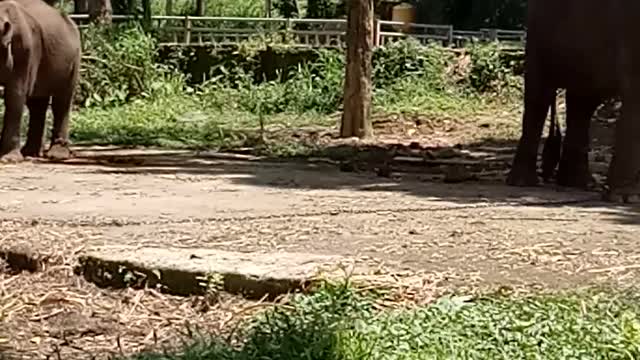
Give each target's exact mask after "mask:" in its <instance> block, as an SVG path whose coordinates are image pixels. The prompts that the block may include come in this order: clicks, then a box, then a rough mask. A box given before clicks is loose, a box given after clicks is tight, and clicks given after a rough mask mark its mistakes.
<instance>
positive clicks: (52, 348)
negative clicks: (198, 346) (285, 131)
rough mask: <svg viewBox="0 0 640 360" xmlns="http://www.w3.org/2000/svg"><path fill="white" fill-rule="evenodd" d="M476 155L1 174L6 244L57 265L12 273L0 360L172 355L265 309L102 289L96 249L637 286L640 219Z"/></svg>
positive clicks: (213, 160)
mask: <svg viewBox="0 0 640 360" xmlns="http://www.w3.org/2000/svg"><path fill="white" fill-rule="evenodd" d="M472 150H473V151H472V152H468V153H467V152H457V153H456V156H453V158H451V157H447V158H448V161H449V162H446V163H443V164H440V165H438V166H433V168H434V169H437V171H435V170H434V171H432V172H431V173H427V172H425V171H419V170H416V169H419V168H421V165H419V166H416V164H408V165H407V160H406V159H404V160H403V159H396V161H395V162H394V163H393V164H392V165H388V166H390V167H391V169H390V170H389V171H388V173H387V174H382V175H383V176H380V175H381V174H380V173H379V172H378V173H376V172H372V171H353V169H348V171H346V170H345V169H344V168H342V171H341V167H340V166H336V164H332V163H330V162H329V161H326V160H325V161H320V160H317V161H310V162H304V163H303V162H282V161H279V162H278V161H267V160H263V159H258V158H252V157H249V156H231V155H222V154H213V153H192V152H188V151H161V150H144V149H142V150H130V149H129V150H123V149H117V148H91V149H88V148H80V149H78V154H77V155H78V158H77V159H75V160H73V161H70V162H68V163H65V164H52V163H38V162H33V163H31V162H26V163H23V164H18V165H5V166H3V167H2V173H3V176H2V177H1V178H0V219H1V220H0V249H6V248H16V247H19V248H24V249H25V250H26V251H28V252H31V253H35V254H39V255H40V256H48V257H49V258H50V261H49V264H50V265H49V266H48V267H47V268H46V269H44V270H43V271H41V272H36V273H21V274H14V273H11V272H10V271H8V270H7V271H5V272H0V320H2V321H3V323H4V324H3V325H2V330H0V358H1V357H2V355H1V354H2V352H1V351H2V350H1V349H3V346H4V349H6V350H5V353H6V354H7V356H8V357H10V358H36V357H34V356H36V355H34V354H37V356H40V357H41V358H46V356H47V355H50V356H53V358H55V356H56V354H65V356H67V357H62V358H65V359H66V358H85V357H86V358H91V356H93V355H96V354H97V353H99V354H101V356H106V355H107V354H128V353H131V352H135V351H139V350H140V349H144V348H148V347H154V346H155V347H157V346H160V345H161V346H169V345H171V344H175V343H178V342H179V339H180V338H181V337H180V336H183V335H184V333H185V332H186V333H190V331H191V330H189V329H190V328H189V326H188V324H189V323H197V324H200V326H201V329H202V330H203V331H208V332H212V333H222V332H224V331H225V328H227V329H228V327H229V324H230V323H231V322H232V321H233V320H235V315H234V314H238V313H239V312H243V313H246V311H244V310H242V309H244V308H247V309H250V308H251V307H252V306H254V305H253V304H252V303H250V302H248V301H245V300H242V299H237V298H228V299H223V300H219V301H216V302H214V303H212V304H209V303H207V299H202V298H193V299H184V298H178V297H171V296H167V295H162V294H159V293H157V292H155V291H153V290H131V289H128V290H117V291H116V290H108V289H99V288H97V287H95V286H93V285H92V284H88V283H86V282H85V281H84V280H83V279H80V278H76V277H74V276H73V274H72V272H71V266H72V265H73V262H74V257H75V256H76V255H77V254H78V253H79V252H80V251H82V249H83V248H85V247H87V246H91V245H102V244H127V245H137V246H171V247H199V248H217V249H224V250H233V251H286V252H298V251H304V252H311V253H318V254H340V255H346V256H350V257H353V258H356V259H359V260H362V261H365V262H366V263H367V264H369V265H371V264H373V265H376V266H380V267H381V268H382V267H384V268H385V269H391V271H397V272H405V273H406V272H410V273H421V274H424V276H431V277H432V278H433V276H436V275H437V279H438V280H437V282H438V284H437V285H438V286H445V287H446V286H454V287H457V286H482V285H510V286H516V287H518V286H534V287H535V286H540V287H545V288H574V287H577V286H582V285H586V284H590V283H607V284H611V283H615V284H619V283H621V284H633V283H634V282H635V281H636V279H637V278H638V277H637V271H638V269H640V265H639V262H638V259H639V258H640V249H639V248H638V246H637V244H636V241H637V239H638V232H639V230H640V227H639V226H638V224H639V223H640V208H638V207H622V206H612V205H610V204H607V203H603V202H601V201H599V195H598V193H596V192H578V191H569V190H566V189H556V188H555V187H554V186H551V185H547V186H543V187H539V188H528V189H522V188H511V187H506V186H504V185H503V180H502V178H503V174H504V170H505V164H506V163H508V162H509V160H510V158H509V153H508V151H507V152H506V154H507V155H506V156H498V155H500V154H502V155H504V153H505V152H504V151H502V150H501V149H500V148H498V147H495V146H494V147H487V146H484V147H480V146H478V147H477V148H475V149H472ZM462 155H464V156H462ZM465 161H466V162H465ZM600 161H601V162H602V161H603V159H600ZM409 163H411V162H410V161H409ZM476 163H482V164H484V165H485V166H482V168H485V169H486V168H491V169H492V170H491V171H484V170H483V171H484V172H483V171H481V172H480V173H479V174H476V175H478V176H475V177H470V178H468V179H466V181H462V180H461V183H446V182H443V181H442V175H443V173H444V174H446V173H447V171H449V170H447V169H450V168H452V167H456V166H458V167H459V166H461V165H460V164H463V165H465V164H466V165H469V164H471V167H472V168H473V164H476ZM489 163H491V164H494V165H495V166H488V165H487V164H489ZM394 164H395V165H394ZM396 165H397V166H396ZM596 165H598V164H596ZM600 165H601V164H600ZM443 168H444V170H443ZM596 168H597V166H596ZM411 169H413V171H412V170H411ZM473 171H475V170H471V172H473ZM168 314H170V315H168ZM65 318H66V319H71V320H65V321H66V322H65V321H63V320H64V319H65ZM203 324H204V325H203ZM185 329H187V330H185ZM190 336H191V335H190ZM97 358H101V357H100V356H98V357H97Z"/></svg>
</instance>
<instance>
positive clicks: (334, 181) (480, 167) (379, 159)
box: [67, 139, 640, 224]
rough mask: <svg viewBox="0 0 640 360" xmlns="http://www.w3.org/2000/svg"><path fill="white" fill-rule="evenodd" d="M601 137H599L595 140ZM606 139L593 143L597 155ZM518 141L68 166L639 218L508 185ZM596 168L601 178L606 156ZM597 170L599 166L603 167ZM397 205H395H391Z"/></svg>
mask: <svg viewBox="0 0 640 360" xmlns="http://www.w3.org/2000/svg"><path fill="white" fill-rule="evenodd" d="M596 142H597V141H596ZM607 146H608V145H607V144H599V145H597V146H596V150H595V151H596V152H597V153H598V154H600V153H604V152H607V150H606V149H607ZM514 148H515V142H513V141H505V140H497V139H489V140H486V141H483V142H479V143H472V144H466V145H465V146H464V147H463V146H450V147H422V146H420V145H419V144H415V143H411V144H408V145H402V144H397V143H396V144H383V145H380V144H369V145H367V144H364V145H363V144H358V143H354V142H351V143H341V144H334V145H330V146H327V147H324V148H322V149H321V150H320V151H317V152H316V153H314V154H312V155H311V156H309V157H304V158H301V157H299V158H288V159H282V158H280V159H275V158H268V157H257V156H251V155H246V154H244V155H242V154H233V153H224V154H223V153H215V152H195V151H182V150H180V151H177V150H176V151H170V150H153V149H131V148H129V149H123V148H118V147H106V148H80V149H78V150H77V157H76V158H75V159H73V160H71V161H68V162H67V164H69V165H83V166H86V165H97V166H98V167H96V168H91V170H88V171H90V172H93V173H95V172H98V173H103V174H118V173H120V174H123V173H124V174H147V175H172V174H180V175H189V176H225V177H227V178H230V179H231V181H233V182H234V183H237V184H241V185H251V186H261V187H274V188H288V189H325V190H332V189H351V190H360V191H397V192H403V193H406V194H410V195H414V196H419V197H426V198H429V200H432V201H443V202H448V203H451V202H455V203H459V204H462V205H475V204H481V203H486V202H514V203H516V204H522V205H536V206H551V207H562V206H566V205H571V206H576V207H583V208H590V209H591V210H593V211H597V212H602V213H606V215H607V216H609V217H611V218H613V219H614V220H615V221H617V222H619V223H621V224H638V223H640V208H639V207H635V206H625V207H622V206H615V205H614V204H609V203H606V202H602V201H600V195H599V192H598V191H597V190H595V189H594V191H577V190H571V189H560V188H558V187H556V186H555V185H553V184H543V185H541V186H539V187H534V188H515V187H508V186H506V185H505V184H504V179H505V175H506V173H507V171H508V169H509V166H510V163H511V160H512V156H513V150H514ZM597 158H599V160H600V162H597V163H594V164H593V168H594V172H595V173H596V174H595V175H596V177H597V178H598V179H601V180H602V179H603V176H602V175H603V174H602V172H603V171H606V161H608V156H605V155H598V156H597ZM599 171H600V172H599ZM390 205H393V204H390Z"/></svg>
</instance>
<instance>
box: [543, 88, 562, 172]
mask: <svg viewBox="0 0 640 360" xmlns="http://www.w3.org/2000/svg"><path fill="white" fill-rule="evenodd" d="M557 96H558V93H557V90H554V91H553V97H552V101H551V104H550V107H551V111H550V113H551V114H550V118H551V119H550V120H551V123H550V124H549V135H548V136H547V140H546V141H545V143H544V148H543V149H542V166H541V167H542V178H543V179H544V180H545V181H548V180H549V179H550V178H551V177H553V174H554V173H555V170H556V167H557V166H558V163H560V155H561V151H562V131H560V124H558V116H557V107H558V105H557V100H556V99H557Z"/></svg>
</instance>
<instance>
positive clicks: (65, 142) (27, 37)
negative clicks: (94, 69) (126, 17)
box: [0, 0, 82, 162]
mask: <svg viewBox="0 0 640 360" xmlns="http://www.w3.org/2000/svg"><path fill="white" fill-rule="evenodd" d="M81 51H82V50H81V45H80V32H79V31H78V27H77V26H76V24H75V23H74V22H73V21H72V20H71V19H70V18H69V17H67V16H65V15H62V14H61V13H60V12H59V11H58V10H56V9H55V8H54V7H52V6H50V5H48V4H47V3H45V2H44V1H42V0H2V1H0V84H1V85H3V86H4V104H5V112H4V123H3V127H2V134H1V135H0V161H2V162H17V161H21V160H22V159H23V156H30V157H41V156H42V155H43V152H42V151H43V149H42V141H43V135H44V124H45V118H46V114H47V109H48V107H49V102H51V110H52V112H53V131H52V133H51V147H50V148H49V150H48V151H47V154H46V155H47V157H49V158H52V159H57V160H62V159H66V158H68V157H69V156H70V155H71V152H70V149H69V114H70V111H71V105H72V102H73V98H74V94H75V89H76V85H77V83H78V79H79V71H80V58H81ZM25 105H26V106H27V108H28V109H29V130H28V133H27V142H26V143H25V145H24V147H22V149H20V125H21V119H22V113H23V110H24V106H25Z"/></svg>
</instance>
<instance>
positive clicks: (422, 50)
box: [373, 39, 454, 89]
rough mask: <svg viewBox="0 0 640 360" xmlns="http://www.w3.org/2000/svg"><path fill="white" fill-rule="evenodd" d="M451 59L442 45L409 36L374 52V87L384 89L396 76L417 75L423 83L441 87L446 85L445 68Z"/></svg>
mask: <svg viewBox="0 0 640 360" xmlns="http://www.w3.org/2000/svg"><path fill="white" fill-rule="evenodd" d="M453 60H454V56H453V54H452V53H451V52H447V51H446V50H445V49H444V48H443V47H442V46H439V45H435V44H431V45H429V46H426V47H425V46H422V45H421V44H420V43H419V42H418V41H416V40H413V39H409V40H406V41H398V42H394V43H392V44H391V45H388V46H385V47H381V48H377V49H376V51H375V52H374V54H373V78H374V85H375V86H376V87H377V88H385V87H387V86H390V85H392V84H393V83H394V82H396V81H398V80H399V79H403V78H407V77H414V78H415V77H419V78H420V80H417V79H416V81H421V82H425V84H424V85H425V86H427V87H431V88H435V89H442V88H444V86H445V84H446V78H445V75H446V69H447V67H448V66H449V65H450V64H451V62H452V61H453Z"/></svg>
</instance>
